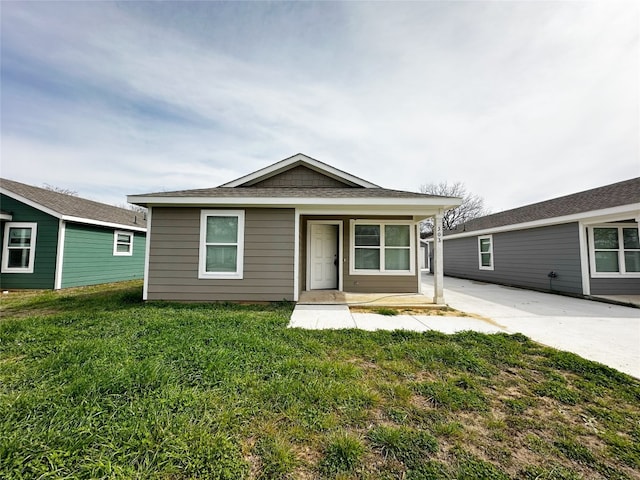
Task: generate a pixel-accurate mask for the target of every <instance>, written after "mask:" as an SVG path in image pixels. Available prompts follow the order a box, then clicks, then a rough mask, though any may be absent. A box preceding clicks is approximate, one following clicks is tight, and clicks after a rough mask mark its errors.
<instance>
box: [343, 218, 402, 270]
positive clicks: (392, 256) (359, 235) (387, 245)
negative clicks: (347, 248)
mask: <svg viewBox="0 0 640 480" xmlns="http://www.w3.org/2000/svg"><path fill="white" fill-rule="evenodd" d="M352 233H353V239H352V243H351V245H352V259H353V260H352V262H351V265H352V268H351V273H353V274H358V273H360V274H401V275H402V274H409V273H413V271H414V268H413V265H414V261H413V258H414V255H413V249H414V241H413V235H411V224H406V223H389V222H387V223H374V222H369V221H367V222H359V223H354V224H353V228H352Z"/></svg>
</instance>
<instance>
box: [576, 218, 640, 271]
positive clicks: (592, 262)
mask: <svg viewBox="0 0 640 480" xmlns="http://www.w3.org/2000/svg"><path fill="white" fill-rule="evenodd" d="M596 228H617V229H618V245H619V248H618V266H619V267H620V271H619V272H596V248H595V247H596V244H595V236H594V233H593V230H594V229H596ZM623 228H638V224H637V223H602V224H599V225H589V227H588V231H589V270H590V271H591V278H640V272H627V271H626V265H625V261H624V243H623V236H622V229H623ZM609 251H613V250H609Z"/></svg>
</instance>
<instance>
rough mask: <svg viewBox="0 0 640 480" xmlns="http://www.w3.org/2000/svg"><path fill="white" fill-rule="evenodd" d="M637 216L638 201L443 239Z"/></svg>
mask: <svg viewBox="0 0 640 480" xmlns="http://www.w3.org/2000/svg"><path fill="white" fill-rule="evenodd" d="M630 216H631V218H637V217H638V216H640V203H632V204H629V205H620V206H618V207H611V208H603V209H601V210H590V211H588V212H582V213H575V214H573V215H564V216H561V217H553V218H545V219H543V220H534V221H532V222H524V223H514V224H512V225H503V226H501V227H495V228H485V229H482V230H473V231H471V232H463V233H454V234H452V235H445V236H444V237H443V239H444V240H453V239H456V238H465V237H476V236H479V235H490V234H492V233H502V232H510V231H514V230H527V229H529V228H538V227H549V226H552V225H560V224H563V223H571V222H582V223H583V224H584V225H589V224H594V223H600V222H617V221H620V220H627V219H628V218H630Z"/></svg>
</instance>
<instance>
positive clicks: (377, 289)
mask: <svg viewBox="0 0 640 480" xmlns="http://www.w3.org/2000/svg"><path fill="white" fill-rule="evenodd" d="M357 218H358V219H362V218H363V217H362V216H358V217H357ZM368 218H370V219H371V220H372V221H374V222H384V221H388V220H406V221H408V222H413V220H412V218H411V217H404V216H394V217H384V216H380V215H377V216H371V217H368ZM355 219H356V217H355V216H346V215H343V216H331V215H315V216H312V215H309V216H303V217H302V228H301V232H300V252H301V258H302V260H303V261H302V262H301V266H302V268H301V269H300V285H302V286H303V289H305V288H307V287H306V268H307V262H306V256H307V228H308V227H307V225H308V224H307V221H309V220H316V221H321V220H327V221H338V220H339V221H342V228H343V233H342V234H343V242H342V253H343V262H342V265H341V268H342V281H343V285H342V288H343V290H344V291H345V292H350V293H416V292H417V291H418V275H419V271H420V266H419V265H417V266H416V273H415V274H414V275H350V274H349V259H350V255H351V250H350V234H351V232H350V228H351V222H350V221H351V220H355ZM411 235H412V236H413V238H415V227H414V229H413V230H412V233H411ZM413 259H414V261H415V255H414V256H413Z"/></svg>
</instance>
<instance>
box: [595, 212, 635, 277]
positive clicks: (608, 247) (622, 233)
mask: <svg viewBox="0 0 640 480" xmlns="http://www.w3.org/2000/svg"><path fill="white" fill-rule="evenodd" d="M589 232H590V242H589V243H590V247H591V248H590V249H591V273H592V275H594V276H603V277H607V276H614V277H615V276H619V275H631V276H640V239H639V238H638V226H637V225H633V224H627V225H603V226H599V227H592V228H590V229H589Z"/></svg>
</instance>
